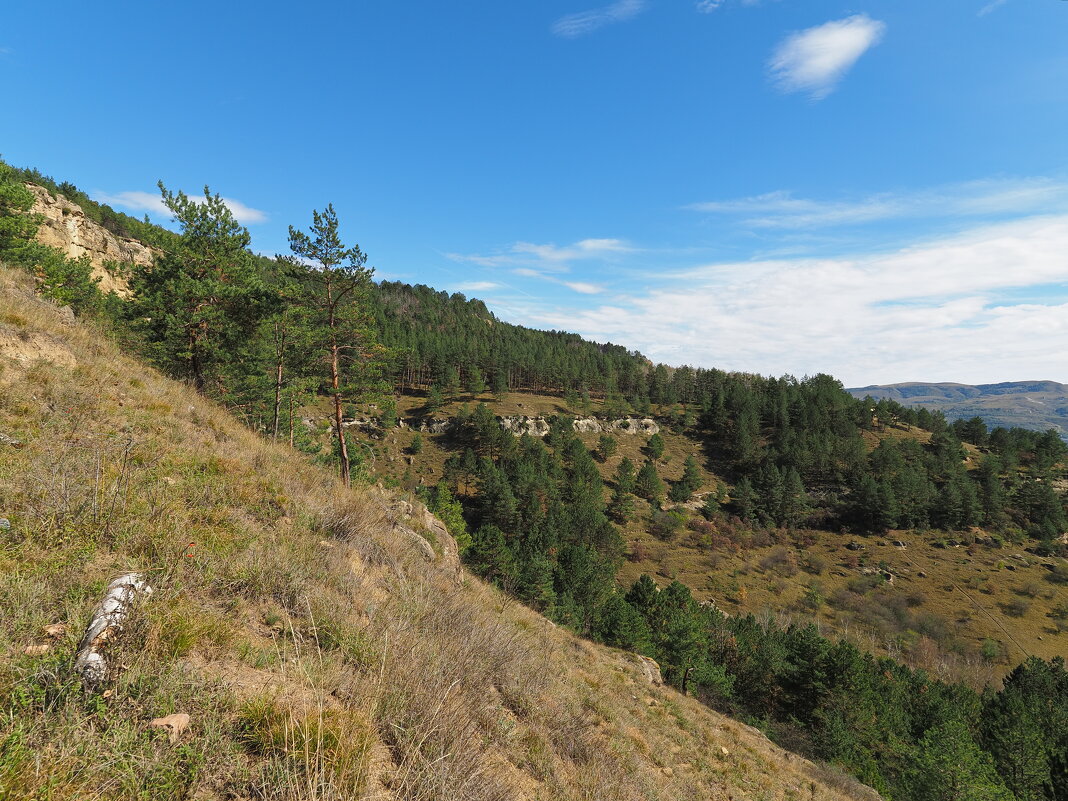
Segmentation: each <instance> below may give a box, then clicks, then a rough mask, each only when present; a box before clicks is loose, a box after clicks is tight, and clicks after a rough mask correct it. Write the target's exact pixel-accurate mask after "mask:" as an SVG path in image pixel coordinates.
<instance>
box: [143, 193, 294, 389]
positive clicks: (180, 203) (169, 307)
mask: <svg viewBox="0 0 1068 801" xmlns="http://www.w3.org/2000/svg"><path fill="white" fill-rule="evenodd" d="M159 188H160V192H161V193H162V196H163V203H164V205H165V206H166V207H167V208H168V209H169V210H170V211H171V213H172V214H173V215H174V219H175V221H176V222H177V223H178V226H179V228H180V229H181V232H180V235H179V236H178V237H177V238H176V240H175V243H174V245H173V248H172V249H170V250H167V251H165V252H164V253H163V255H161V256H159V257H157V259H156V261H155V263H154V264H151V265H149V266H141V267H138V268H137V269H136V270H135V272H134V274H133V276H132V281H131V287H132V289H133V298H132V300H131V302H130V305H129V307H128V312H129V314H130V316H131V318H132V322H133V325H134V327H135V328H137V329H139V330H140V331H141V333H142V335H143V336H144V338H145V340H146V342H147V344H148V349H149V355H150V356H151V357H152V358H153V359H154V360H155V361H156V362H157V364H159V365H160V366H162V367H164V368H165V369H167V370H169V371H170V372H171V373H173V374H175V375H178V376H180V377H184V378H189V379H191V380H192V382H193V386H194V387H196V389H197V390H198V391H201V392H206V391H209V390H210V391H212V392H213V393H216V394H224V393H225V391H226V387H225V386H224V384H225V381H224V373H225V368H226V367H227V365H229V364H235V363H236V364H238V365H240V362H241V359H240V358H239V356H238V354H240V353H243V352H245V351H246V349H247V347H248V346H249V344H250V342H252V341H254V339H255V337H254V334H255V332H256V329H257V327H258V325H259V322H260V320H261V319H263V318H264V317H265V316H266V315H267V314H268V313H269V312H270V311H272V310H273V307H274V306H275V305H276V303H277V299H276V298H275V297H274V296H273V295H272V293H271V292H269V290H268V288H267V286H266V284H265V283H264V281H263V280H262V277H261V275H260V274H259V272H258V271H257V269H256V264H255V261H254V259H253V257H252V254H251V253H250V252H249V250H248V245H249V233H248V230H247V229H245V228H244V227H243V226H241V225H240V224H239V223H238V222H237V220H235V219H234V215H233V213H232V212H231V211H230V209H229V207H228V206H227V205H226V202H225V201H224V200H223V199H222V198H221V197H220V196H219V195H217V194H215V195H213V194H212V193H211V191H210V190H209V189H208V188H207V187H204V199H203V200H193V199H192V198H189V197H187V196H186V195H185V193H183V192H177V193H174V192H171V191H169V190H168V189H167V188H166V187H165V186H164V185H163V183H162V182H160V184H159Z"/></svg>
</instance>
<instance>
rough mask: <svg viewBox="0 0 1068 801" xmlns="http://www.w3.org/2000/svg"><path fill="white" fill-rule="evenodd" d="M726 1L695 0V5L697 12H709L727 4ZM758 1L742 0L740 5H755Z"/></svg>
mask: <svg viewBox="0 0 1068 801" xmlns="http://www.w3.org/2000/svg"><path fill="white" fill-rule="evenodd" d="M727 2H728V0H697V3H696V4H695V5H696V8H697V11H698V13H699V14H711V13H712V12H713V11H717V10H719V9H720V8H722V7H723V6H725V5H727ZM759 2H760V0H742V5H743V6H755V5H756V4H757V3H759Z"/></svg>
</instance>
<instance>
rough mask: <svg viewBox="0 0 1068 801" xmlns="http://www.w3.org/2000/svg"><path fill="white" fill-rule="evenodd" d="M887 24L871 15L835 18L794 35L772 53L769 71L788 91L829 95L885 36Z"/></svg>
mask: <svg viewBox="0 0 1068 801" xmlns="http://www.w3.org/2000/svg"><path fill="white" fill-rule="evenodd" d="M885 30H886V25H885V24H884V23H882V22H880V21H878V20H874V19H872V18H871V17H869V16H868V15H867V14H856V15H854V16H852V17H846V18H845V19H840V20H833V21H831V22H826V23H824V24H823V25H817V26H816V27H814V28H807V29H806V30H803V31H798V32H797V33H793V34H790V36H788V37H786V39H784V40H783V41H782V42H781V43H780V44H779V46H778V47H777V48H776V49H775V52H774V53H773V54H772V57H771V60H770V61H769V62H768V70H769V72H770V74H771V77H772V80H773V81H774V82H775V84H776V85H777V86H779V88H781V89H782V90H783V91H786V92H805V93H807V94H808V95H809V96H810V97H812V98H813V99H816V100H819V99H822V98H824V97H826V96H827V95H829V94H830V93H831V92H832V91H834V88H835V87H836V86H837V85H838V82H839V81H840V80H841V79H842V77H843V76H844V75H845V74H846V73H847V72H848V71H849V70H850V68H851V67H852V66H853V65H854V64H856V62H857V59H859V58H860V57H861V56H862V55H864V53H865V52H866V51H867V50H868V49H869V48H870V47H872V46H874V45H875V44H877V43H878V42H879V40H880V39H881V38H882V36H883V33H884V31H885Z"/></svg>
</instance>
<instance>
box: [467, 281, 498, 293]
mask: <svg viewBox="0 0 1068 801" xmlns="http://www.w3.org/2000/svg"><path fill="white" fill-rule="evenodd" d="M500 286H501V285H500V284H498V283H496V282H495V281H468V282H466V283H463V284H460V285H459V286H457V287H456V289H457V290H458V291H460V292H488V291H489V290H491V289H499V288H500Z"/></svg>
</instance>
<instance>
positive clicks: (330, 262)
mask: <svg viewBox="0 0 1068 801" xmlns="http://www.w3.org/2000/svg"><path fill="white" fill-rule="evenodd" d="M289 248H290V250H291V251H292V253H293V256H292V257H291V259H290V263H291V264H293V265H294V266H296V265H299V264H301V263H308V262H310V263H311V264H313V265H315V267H314V269H309V270H307V271H306V272H305V273H304V281H305V283H306V285H307V286H308V287H309V292H308V295H307V301H306V302H307V304H308V306H309V308H310V309H311V310H312V314H311V315H310V317H311V320H310V322H311V326H312V331H313V332H315V333H316V335H317V337H316V338H317V343H316V344H317V345H318V350H319V352H320V353H321V354H322V355H323V361H324V362H325V367H326V378H327V380H328V382H329V390H328V391H329V394H330V397H331V400H332V401H333V407H334V418H333V424H334V436H335V438H336V439H337V441H338V442H339V443H340V458H339V462H340V469H341V478H342V480H343V481H344V482H345V483H346V484H348V483H349V481H350V474H349V473H350V467H349V453H348V448H347V446H346V444H345V438H344V437H343V436H342V431H343V430H344V429H343V425H342V422H343V414H342V409H343V404H344V402H345V400H351V399H353V398H355V397H360V396H361V395H365V394H366V393H368V392H369V391H370V390H372V389H381V387H380V384H379V378H380V371H381V369H382V368H383V366H384V361H385V353H384V349H383V348H382V347H381V346H380V345H379V343H378V339H377V334H376V332H375V330H374V327H373V321H372V319H371V317H370V315H369V309H368V303H369V296H370V291H371V287H372V284H371V276H372V275H373V274H374V269H373V268H370V267H367V266H366V265H367V256H366V255H365V254H364V252H363V251H362V250H360V247H359V246H358V245H353V246H352V247H346V246H345V245H344V244H343V243H342V241H341V237H340V234H339V232H338V219H337V213H336V212H335V211H334V207H333V205H330V204H328V205H327V207H326V208H325V209H324V210H323V211H322V212H319V211H313V212H312V225H311V229H310V235H309V234H307V233H304V232H303V231H298V230H297V229H296V228H294V227H293V226H290V227H289Z"/></svg>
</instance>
